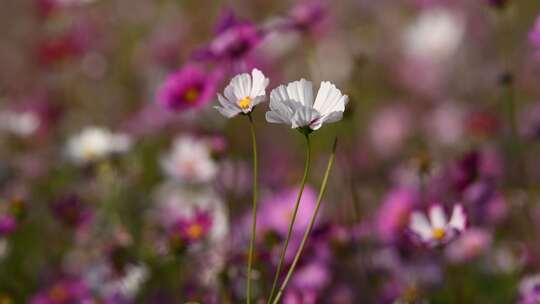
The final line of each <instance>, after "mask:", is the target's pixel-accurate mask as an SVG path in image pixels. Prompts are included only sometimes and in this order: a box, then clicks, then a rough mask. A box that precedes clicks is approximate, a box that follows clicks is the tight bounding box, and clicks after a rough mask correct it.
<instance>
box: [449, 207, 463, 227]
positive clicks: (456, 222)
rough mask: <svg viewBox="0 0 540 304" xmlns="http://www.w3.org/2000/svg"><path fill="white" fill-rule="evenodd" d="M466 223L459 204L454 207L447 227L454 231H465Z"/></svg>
mask: <svg viewBox="0 0 540 304" xmlns="http://www.w3.org/2000/svg"><path fill="white" fill-rule="evenodd" d="M466 222H467V216H466V215H465V211H464V210H463V206H461V205H460V204H457V205H455V206H454V210H453V211H452V217H451V218H450V223H449V224H448V225H449V226H450V227H452V228H454V229H456V230H459V231H463V230H465V224H466Z"/></svg>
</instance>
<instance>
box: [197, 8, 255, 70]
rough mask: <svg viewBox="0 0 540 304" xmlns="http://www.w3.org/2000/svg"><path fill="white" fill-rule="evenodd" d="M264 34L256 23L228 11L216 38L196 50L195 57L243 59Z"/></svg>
mask: <svg viewBox="0 0 540 304" xmlns="http://www.w3.org/2000/svg"><path fill="white" fill-rule="evenodd" d="M263 36H264V33H263V31H261V30H260V29H258V28H257V26H256V25H255V24H253V23H251V22H249V21H243V20H240V19H238V18H237V17H236V16H235V15H234V14H233V13H232V12H227V13H225V14H224V16H222V18H221V20H220V21H219V22H218V25H217V27H216V36H215V37H214V39H213V40H212V41H211V42H210V43H209V44H208V45H207V46H206V47H205V48H203V49H201V50H199V51H198V52H196V54H195V57H196V58H197V59H202V60H204V59H213V60H231V61H234V60H239V59H243V58H244V57H245V56H246V55H248V54H249V53H250V52H251V51H252V50H253V49H254V48H255V47H256V46H257V45H258V44H259V43H260V42H261V40H262V38H263Z"/></svg>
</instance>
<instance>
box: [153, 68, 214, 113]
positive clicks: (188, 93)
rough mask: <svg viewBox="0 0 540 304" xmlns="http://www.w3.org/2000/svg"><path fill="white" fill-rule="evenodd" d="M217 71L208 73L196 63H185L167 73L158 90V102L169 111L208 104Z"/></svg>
mask: <svg viewBox="0 0 540 304" xmlns="http://www.w3.org/2000/svg"><path fill="white" fill-rule="evenodd" d="M219 78H220V77H219V73H218V72H217V71H214V72H213V73H210V74H208V73H207V72H206V71H205V70H204V69H202V68H201V67H199V66H197V65H193V64H187V65H185V66H184V67H182V68H181V69H180V70H178V71H176V72H174V73H172V74H169V75H168V76H167V78H166V79H165V81H164V82H163V84H162V85H161V87H160V88H159V91H158V96H157V98H158V102H159V103H160V104H161V105H162V106H163V107H165V108H166V109H169V110H171V111H178V112H182V111H186V110H190V109H199V108H201V107H203V106H205V105H206V104H208V103H209V102H210V101H211V100H212V97H213V96H214V94H215V92H216V87H217V85H218V80H219Z"/></svg>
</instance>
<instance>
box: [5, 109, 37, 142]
mask: <svg viewBox="0 0 540 304" xmlns="http://www.w3.org/2000/svg"><path fill="white" fill-rule="evenodd" d="M40 123H41V122H40V119H39V116H38V115H37V114H36V113H34V112H30V111H26V112H16V111H1V112H0V130H4V131H7V132H9V133H12V134H14V135H17V136H20V137H26V136H30V135H32V134H33V133H34V132H36V131H37V130H38V128H39V126H40Z"/></svg>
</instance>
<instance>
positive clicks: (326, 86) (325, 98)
mask: <svg viewBox="0 0 540 304" xmlns="http://www.w3.org/2000/svg"><path fill="white" fill-rule="evenodd" d="M347 102H348V96H347V95H343V94H341V91H340V90H339V89H338V88H336V86H335V85H333V84H332V83H330V82H328V81H323V82H321V87H320V88H319V91H318V92H317V97H316V98H315V104H314V105H313V107H314V108H315V109H317V111H319V113H321V114H322V115H327V114H329V113H331V112H336V111H340V112H343V111H345V105H346V104H347Z"/></svg>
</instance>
